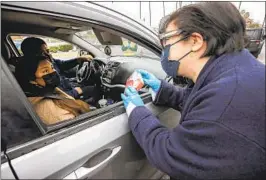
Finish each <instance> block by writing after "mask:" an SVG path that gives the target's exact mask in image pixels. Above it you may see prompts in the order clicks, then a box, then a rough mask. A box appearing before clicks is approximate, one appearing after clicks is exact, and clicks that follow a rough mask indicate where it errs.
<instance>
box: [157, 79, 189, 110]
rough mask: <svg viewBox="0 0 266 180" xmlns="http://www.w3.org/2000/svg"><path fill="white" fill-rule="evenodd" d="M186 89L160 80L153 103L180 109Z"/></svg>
mask: <svg viewBox="0 0 266 180" xmlns="http://www.w3.org/2000/svg"><path fill="white" fill-rule="evenodd" d="M186 90H187V88H182V87H177V86H174V85H172V84H170V83H167V82H166V81H164V80H162V81H161V87H160V89H159V91H158V93H157V95H156V98H155V100H154V102H153V103H154V104H155V105H165V106H169V107H171V108H173V109H176V110H181V109H182V104H183V99H184V96H185V94H186Z"/></svg>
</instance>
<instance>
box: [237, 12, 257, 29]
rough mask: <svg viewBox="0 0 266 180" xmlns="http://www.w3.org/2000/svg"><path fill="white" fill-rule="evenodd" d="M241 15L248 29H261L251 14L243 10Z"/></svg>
mask: <svg viewBox="0 0 266 180" xmlns="http://www.w3.org/2000/svg"><path fill="white" fill-rule="evenodd" d="M240 14H241V15H242V17H243V18H244V19H245V21H246V25H247V28H259V27H262V25H261V24H259V23H257V22H254V20H253V19H251V18H250V13H249V12H247V11H246V10H244V9H243V10H241V11H240Z"/></svg>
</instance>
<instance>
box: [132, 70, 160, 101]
mask: <svg viewBox="0 0 266 180" xmlns="http://www.w3.org/2000/svg"><path fill="white" fill-rule="evenodd" d="M136 71H137V72H138V73H140V74H141V76H142V79H143V81H144V83H145V85H148V86H149V87H150V92H151V96H152V100H153V101H154V100H155V97H156V94H157V92H158V91H159V89H160V87H161V81H160V80H159V79H157V78H156V77H155V76H154V75H153V74H151V73H149V72H148V71H145V70H143V69H138V70H136Z"/></svg>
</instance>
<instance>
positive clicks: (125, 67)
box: [1, 10, 165, 125]
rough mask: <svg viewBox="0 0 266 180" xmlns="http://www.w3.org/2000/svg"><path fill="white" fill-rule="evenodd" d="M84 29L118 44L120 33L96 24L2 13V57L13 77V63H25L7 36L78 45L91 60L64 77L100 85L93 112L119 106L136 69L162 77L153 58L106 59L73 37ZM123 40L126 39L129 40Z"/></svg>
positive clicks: (19, 13) (14, 12) (161, 72)
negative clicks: (44, 38) (130, 77)
mask: <svg viewBox="0 0 266 180" xmlns="http://www.w3.org/2000/svg"><path fill="white" fill-rule="evenodd" d="M18 27H19V28H18ZM86 30H92V31H93V32H94V34H95V35H96V37H97V39H98V41H99V42H100V43H101V44H102V45H103V46H108V45H121V44H122V39H121V33H117V34H114V33H113V32H112V33H111V32H109V31H108V30H106V28H103V27H99V26H97V25H89V24H88V23H85V22H81V21H74V20H71V19H62V18H59V17H52V16H47V15H40V14H30V13H22V12H17V11H8V10H2V40H1V43H2V46H1V47H2V57H3V59H4V60H5V62H6V64H7V65H8V67H9V69H10V71H11V72H12V73H13V74H14V73H15V71H16V65H17V63H18V62H19V61H25V60H27V59H24V57H23V55H21V54H20V53H19V51H18V49H17V48H16V46H15V44H14V43H13V42H12V40H11V38H10V36H11V35H21V34H22V35H29V36H37V35H38V36H44V37H51V38H56V39H60V40H63V41H66V42H69V43H72V44H74V45H76V46H78V47H79V48H80V49H81V51H82V52H81V53H80V54H82V53H84V52H86V53H87V54H89V55H91V56H92V57H93V59H92V60H91V61H90V62H85V63H82V64H79V65H78V66H77V67H75V68H73V69H72V70H70V71H69V73H68V74H64V75H65V76H66V77H68V78H69V79H70V81H71V82H73V83H76V84H78V85H95V84H97V83H100V84H98V86H97V87H99V88H100V89H99V92H102V94H101V99H100V100H101V103H103V104H101V105H100V104H96V105H93V107H94V109H95V111H97V110H99V109H104V108H106V107H107V106H112V105H114V104H116V103H118V102H120V105H121V97H120V94H121V93H123V92H124V88H125V83H126V80H127V78H128V77H129V76H130V75H131V74H132V73H133V72H134V70H135V69H137V68H142V69H146V70H148V71H151V72H153V73H155V74H157V75H158V77H159V78H165V74H164V72H163V71H160V70H159V71H158V69H160V68H158V67H157V64H156V65H154V67H151V66H150V63H153V62H154V59H151V58H146V59H145V58H143V57H123V56H108V55H109V54H110V52H108V53H104V52H102V51H101V50H99V48H97V47H95V46H94V45H92V44H90V43H89V42H87V41H85V40H84V39H82V38H80V37H79V36H77V33H78V32H82V31H86ZM126 37H127V36H126ZM127 38H129V39H130V37H127ZM140 62H141V63H140ZM153 64H154V63H153ZM158 65H160V64H158ZM147 92H148V89H147V88H145V87H144V88H143V89H141V90H140V94H143V95H147ZM85 101H86V100H85ZM99 112H103V111H102V110H101V111H99ZM89 113H90V112H89ZM96 114H97V113H96ZM68 121H73V120H66V122H68ZM60 123H64V122H60ZM55 125H56V124H55Z"/></svg>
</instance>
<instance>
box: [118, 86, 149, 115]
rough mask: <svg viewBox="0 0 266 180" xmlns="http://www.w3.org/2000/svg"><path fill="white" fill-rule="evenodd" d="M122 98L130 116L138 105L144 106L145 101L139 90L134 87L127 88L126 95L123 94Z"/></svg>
mask: <svg viewBox="0 0 266 180" xmlns="http://www.w3.org/2000/svg"><path fill="white" fill-rule="evenodd" d="M121 98H122V100H123V102H124V106H125V108H126V111H127V115H128V116H130V114H131V112H132V111H133V109H135V107H137V106H144V103H143V101H142V99H141V97H140V95H139V94H138V92H137V90H136V89H135V88H133V87H128V88H126V90H125V95H124V94H121Z"/></svg>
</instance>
